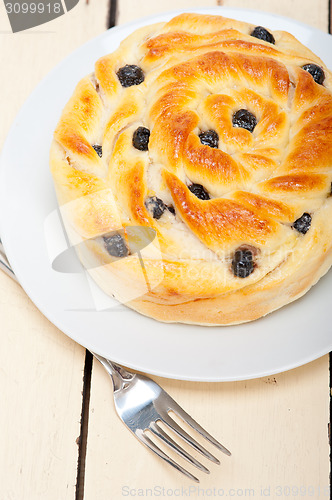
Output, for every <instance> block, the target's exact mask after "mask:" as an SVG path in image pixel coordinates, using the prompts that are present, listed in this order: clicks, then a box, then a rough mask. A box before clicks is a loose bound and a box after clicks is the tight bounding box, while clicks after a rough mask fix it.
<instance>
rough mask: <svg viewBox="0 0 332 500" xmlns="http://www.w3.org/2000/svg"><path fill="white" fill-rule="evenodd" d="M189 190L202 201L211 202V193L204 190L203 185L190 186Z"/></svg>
mask: <svg viewBox="0 0 332 500" xmlns="http://www.w3.org/2000/svg"><path fill="white" fill-rule="evenodd" d="M188 188H189V190H190V191H191V192H192V193H193V194H194V195H195V196H197V198H199V199H200V200H209V199H210V195H209V193H208V192H207V191H206V189H204V188H203V186H202V185H201V184H190V186H188Z"/></svg>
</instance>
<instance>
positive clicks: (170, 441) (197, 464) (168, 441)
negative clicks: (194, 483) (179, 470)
mask: <svg viewBox="0 0 332 500" xmlns="http://www.w3.org/2000/svg"><path fill="white" fill-rule="evenodd" d="M149 430H150V431H151V432H153V434H154V435H155V436H158V437H159V438H160V439H161V440H162V441H163V442H164V443H165V444H167V445H168V446H169V447H170V448H172V450H174V451H175V452H176V453H178V454H179V455H180V456H181V457H183V458H184V459H185V460H187V461H188V462H189V463H191V464H192V465H194V466H195V467H197V468H198V469H199V470H201V471H203V472H205V473H206V474H210V471H209V469H207V468H206V467H205V466H204V465H203V464H201V463H200V462H199V461H198V460H196V458H194V457H192V456H191V455H189V453H187V452H186V450H184V449H183V448H182V446H180V445H179V444H177V443H176V442H175V441H174V440H173V439H172V438H171V437H170V436H169V435H168V434H166V432H165V431H164V430H163V429H161V428H160V427H159V426H158V425H157V424H156V423H155V422H152V423H151V424H150V427H149Z"/></svg>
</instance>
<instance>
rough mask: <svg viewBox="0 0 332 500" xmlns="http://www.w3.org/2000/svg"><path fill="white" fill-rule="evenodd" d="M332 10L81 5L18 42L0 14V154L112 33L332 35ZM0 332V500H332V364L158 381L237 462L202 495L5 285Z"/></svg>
mask: <svg viewBox="0 0 332 500" xmlns="http://www.w3.org/2000/svg"><path fill="white" fill-rule="evenodd" d="M329 3H330V2H329V0H292V1H290V0H265V1H264V2H262V0H224V1H222V0H219V1H217V0H205V1H203V0H140V1H138V0H118V2H117V8H116V9H115V2H114V1H113V2H111V3H109V1H108V0H89V1H86V0H81V1H80V2H79V4H78V5H77V6H76V7H75V8H74V9H73V10H72V11H70V12H69V13H67V14H66V15H65V16H62V17H60V18H58V19H56V20H54V21H52V22H50V23H48V24H46V25H43V26H40V27H38V28H34V29H31V30H27V31H25V32H21V33H16V34H12V33H11V31H10V26H9V22H8V20H7V16H6V13H5V9H4V5H3V3H0V47H1V49H0V50H1V60H2V78H1V80H2V81H1V97H0V99H1V122H0V141H1V142H0V144H2V143H3V141H4V140H5V137H6V134H7V133H8V131H9V128H10V125H11V123H12V121H13V119H14V117H15V115H16V113H17V112H18V110H19V108H20V107H21V105H22V104H23V102H24V100H25V99H26V98H27V96H28V95H29V93H30V92H31V91H32V90H33V88H34V87H35V86H36V85H37V83H38V82H39V81H40V80H41V78H43V77H44V76H45V75H46V74H47V73H48V71H49V70H50V69H51V68H52V67H54V66H55V65H56V64H57V63H58V62H59V61H60V60H61V59H62V58H63V57H65V56H66V55H67V54H69V53H70V52H72V51H73V50H74V49H75V48H76V47H78V46H80V45H81V44H82V43H84V42H85V41H87V40H89V39H91V38H92V37H94V36H96V35H97V34H99V33H101V32H102V31H104V30H105V29H106V28H107V26H109V25H110V24H112V23H115V22H116V23H120V24H121V23H124V22H127V21H130V20H133V19H138V18H139V17H142V16H145V15H149V14H153V13H158V12H163V11H166V10H172V9H175V8H180V7H201V6H208V5H212V6H214V5H225V6H231V7H233V6H236V7H246V8H254V9H263V10H266V11H269V12H274V13H276V14H281V15H286V16H288V17H292V18H294V19H297V20H300V21H303V22H306V23H307V24H310V25H312V26H315V27H317V28H320V29H322V30H324V31H327V30H328V27H329ZM115 14H116V15H115ZM32 119H33V117H32ZM18 182H19V179H18ZM22 209H24V207H22ZM0 319H1V349H0V398H1V399H0V500H67V499H70V500H74V499H76V500H82V499H83V498H84V499H85V500H106V499H107V500H108V499H115V500H118V499H121V498H123V497H126V496H129V497H131V498H133V497H137V496H143V497H158V496H161V497H163V496H164V497H176V496H180V497H181V496H190V497H191V498H201V497H204V496H205V497H206V496H212V497H222V496H224V497H225V496H228V497H231V496H233V497H235V498H239V497H244V498H248V497H251V498H252V497H255V498H266V497H268V498H271V499H274V498H276V499H278V498H314V499H316V500H319V499H321V498H329V468H330V465H329V464H330V463H329V442H328V426H329V394H330V389H329V357H328V356H324V357H322V358H321V359H319V360H317V361H315V362H312V363H310V364H308V365H306V366H303V367H300V368H298V369H295V370H292V371H290V372H286V373H282V374H280V375H277V376H274V377H267V378H262V379H258V380H252V381H246V382H234V383H210V384H208V383H191V382H181V381H174V380H167V379H158V378H157V377H154V378H155V379H156V380H157V381H158V382H159V383H161V385H162V386H163V387H164V388H165V389H166V390H167V391H168V392H169V393H170V394H171V395H172V396H173V397H174V398H175V399H177V400H178V401H179V402H180V404H181V405H182V406H183V407H184V408H185V409H186V410H187V411H188V412H189V413H191V414H192V415H193V416H194V417H195V418H196V419H197V420H198V421H199V422H200V423H202V425H203V426H204V427H206V428H207V429H208V430H210V431H211V433H212V434H213V435H215V436H216V437H217V438H220V440H221V441H222V442H223V443H224V444H225V445H226V446H227V447H228V448H230V449H231V450H232V453H233V456H232V457H231V458H227V457H225V458H224V457H221V460H222V465H221V467H217V466H212V467H211V474H210V476H204V477H203V478H202V477H201V484H200V486H199V487H200V490H198V489H197V486H195V485H193V484H191V483H190V482H189V481H188V480H186V479H185V478H182V477H181V475H179V474H178V473H177V472H176V471H173V470H172V469H171V468H170V467H168V466H167V465H164V463H161V461H159V460H157V459H156V458H155V457H154V456H152V454H150V453H149V452H148V451H147V450H145V449H144V448H143V447H142V446H141V444H139V442H138V441H136V440H135V439H134V438H133V437H132V436H131V435H130V433H129V432H128V431H127V430H126V429H125V427H124V426H123V425H122V424H121V422H120V421H119V419H118V418H117V416H116V414H115V411H114V408H113V402H112V394H111V384H110V380H109V378H108V376H107V375H106V374H105V373H104V371H103V369H102V368H101V366H99V365H98V364H97V363H95V364H93V366H92V358H91V355H89V354H87V355H86V352H85V350H84V349H83V348H82V347H80V346H79V345H77V344H75V343H74V342H73V341H72V340H70V339H68V338H67V337H66V336H65V335H64V334H62V333H61V332H60V331H58V330H57V329H56V328H55V327H54V326H53V325H52V324H50V323H49V322H48V320H46V319H45V318H44V317H43V316H42V314H41V313H40V312H39V311H38V310H37V309H36V307H35V306H34V305H33V304H32V302H31V301H30V300H29V298H28V297H27V296H26V295H25V293H24V292H23V291H22V289H21V288H20V287H19V285H17V284H16V283H14V282H13V281H11V280H10V278H8V277H7V276H6V275H5V274H4V273H0ZM189 488H191V489H189ZM193 488H196V489H195V490H194V489H193Z"/></svg>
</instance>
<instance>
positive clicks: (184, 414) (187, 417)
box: [171, 400, 231, 456]
mask: <svg viewBox="0 0 332 500" xmlns="http://www.w3.org/2000/svg"><path fill="white" fill-rule="evenodd" d="M171 409H172V410H173V411H174V413H176V415H177V416H178V417H180V418H182V420H184V421H185V422H186V423H187V424H188V425H190V427H192V428H193V429H194V430H195V431H197V432H199V434H201V435H202V436H203V437H204V438H205V439H207V440H208V441H209V442H210V443H212V444H213V445H214V446H216V447H217V448H218V449H219V450H221V451H222V452H223V453H225V454H226V455H228V456H231V452H230V451H229V450H228V449H227V448H225V446H223V445H222V444H221V443H219V441H217V440H216V439H215V438H214V437H213V436H211V434H209V433H208V432H207V431H206V430H205V429H203V427H202V426H200V425H199V424H198V423H197V422H196V420H194V419H193V418H192V417H191V416H190V415H188V413H187V412H185V411H184V410H183V409H182V408H181V406H179V405H178V404H177V403H176V401H174V400H173V401H172V405H171Z"/></svg>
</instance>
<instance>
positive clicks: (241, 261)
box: [232, 248, 255, 278]
mask: <svg viewBox="0 0 332 500" xmlns="http://www.w3.org/2000/svg"><path fill="white" fill-rule="evenodd" d="M254 268H255V266H254V261H253V255H252V252H251V250H248V249H244V248H243V249H242V248H238V249H237V250H236V252H235V253H234V256H233V260H232V271H233V273H234V275H235V276H237V277H238V278H247V277H248V276H249V275H250V274H251V273H252V272H253V270H254Z"/></svg>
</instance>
